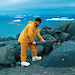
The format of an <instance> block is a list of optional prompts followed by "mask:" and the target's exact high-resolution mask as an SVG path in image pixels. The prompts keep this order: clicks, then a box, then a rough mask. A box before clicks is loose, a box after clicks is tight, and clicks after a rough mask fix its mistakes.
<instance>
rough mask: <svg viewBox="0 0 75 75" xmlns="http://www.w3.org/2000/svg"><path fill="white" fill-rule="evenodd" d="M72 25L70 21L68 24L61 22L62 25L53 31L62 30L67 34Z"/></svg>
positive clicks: (58, 25)
mask: <svg viewBox="0 0 75 75" xmlns="http://www.w3.org/2000/svg"><path fill="white" fill-rule="evenodd" d="M70 23H71V22H70V21H68V22H61V23H59V24H57V25H56V26H55V27H54V28H53V29H54V30H61V31H62V32H66V30H67V29H68V27H69V26H70Z"/></svg>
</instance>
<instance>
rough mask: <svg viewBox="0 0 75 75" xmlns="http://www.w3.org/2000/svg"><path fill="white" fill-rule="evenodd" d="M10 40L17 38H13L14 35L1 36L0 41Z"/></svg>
mask: <svg viewBox="0 0 75 75" xmlns="http://www.w3.org/2000/svg"><path fill="white" fill-rule="evenodd" d="M9 40H16V38H13V37H0V42H2V41H9Z"/></svg>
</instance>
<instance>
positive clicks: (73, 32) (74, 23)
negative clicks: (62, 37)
mask: <svg viewBox="0 0 75 75" xmlns="http://www.w3.org/2000/svg"><path fill="white" fill-rule="evenodd" d="M66 32H67V33H69V34H70V35H71V36H74V35H75V21H72V22H71V23H70V26H69V27H68V29H67V31H66Z"/></svg>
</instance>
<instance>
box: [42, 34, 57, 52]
mask: <svg viewBox="0 0 75 75" xmlns="http://www.w3.org/2000/svg"><path fill="white" fill-rule="evenodd" d="M42 37H43V39H45V40H56V39H55V38H54V37H53V36H51V35H49V34H45V35H43V36H42ZM53 43H54V42H47V43H43V44H42V45H43V46H44V52H45V53H49V52H50V51H51V50H50V48H51V47H52V44H53Z"/></svg>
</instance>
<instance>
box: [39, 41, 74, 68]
mask: <svg viewBox="0 0 75 75" xmlns="http://www.w3.org/2000/svg"><path fill="white" fill-rule="evenodd" d="M74 58H75V42H73V41H65V42H64V43H62V45H61V46H60V47H58V48H57V49H55V50H53V51H52V52H51V53H50V54H49V55H48V56H47V57H46V58H45V59H43V60H42V62H41V64H40V65H41V66H44V67H72V66H75V59H74Z"/></svg>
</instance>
